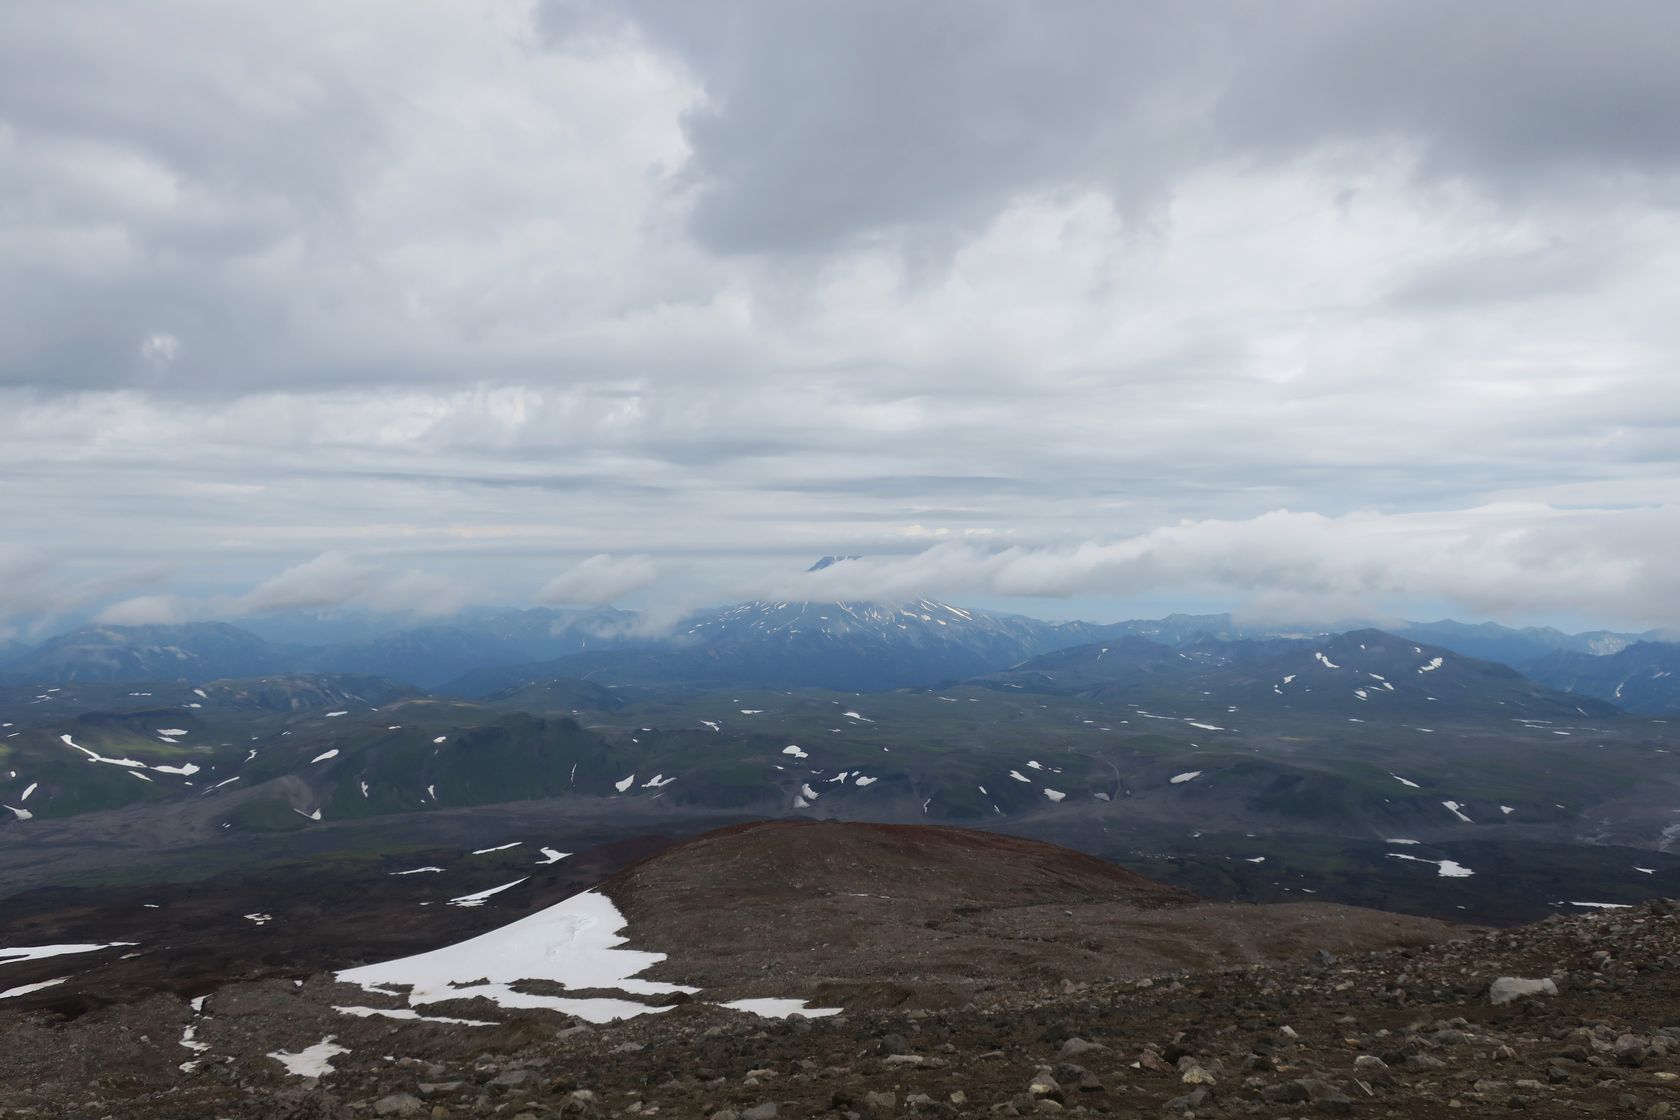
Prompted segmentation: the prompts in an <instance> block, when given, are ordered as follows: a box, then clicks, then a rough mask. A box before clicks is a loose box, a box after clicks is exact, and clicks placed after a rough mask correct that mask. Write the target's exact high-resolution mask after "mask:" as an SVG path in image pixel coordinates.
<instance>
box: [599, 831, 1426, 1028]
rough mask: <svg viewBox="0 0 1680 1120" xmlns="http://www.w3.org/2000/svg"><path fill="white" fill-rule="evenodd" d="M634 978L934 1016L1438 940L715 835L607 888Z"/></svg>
mask: <svg viewBox="0 0 1680 1120" xmlns="http://www.w3.org/2000/svg"><path fill="white" fill-rule="evenodd" d="M601 889H602V890H603V891H604V892H605V893H606V894H607V895H609V896H610V897H611V898H612V899H613V900H614V902H615V903H617V904H618V906H619V908H620V909H621V910H622V911H623V913H624V914H625V916H626V918H628V919H629V923H630V936H631V940H632V942H633V943H634V944H635V945H636V946H637V947H638V948H644V949H652V950H655V951H658V952H662V953H665V954H667V955H668V958H669V959H668V960H667V961H666V962H664V963H663V964H660V965H658V966H656V967H655V968H654V969H653V970H652V971H651V972H650V974H649V975H651V976H653V977H656V978H660V979H666V980H674V981H679V982H682V983H689V984H696V985H699V986H700V987H702V988H708V989H710V988H723V989H728V990H731V991H740V992H742V993H744V994H746V995H749V996H775V997H788V996H792V997H797V998H801V999H806V1000H810V1001H812V1002H813V1003H815V1004H819V1005H826V1006H834V1005H842V1006H848V1007H856V1006H876V1005H886V1006H891V1005H897V1004H899V1003H913V1004H917V1005H924V1006H948V1005H953V1004H961V1003H964V1002H967V1001H968V1000H970V999H971V998H973V997H974V996H975V994H976V993H978V992H984V991H994V990H998V989H1013V988H1018V987H1022V986H1033V985H1039V984H1044V983H1050V982H1053V981H1056V980H1058V979H1060V978H1061V977H1066V976H1079V975H1092V974H1094V975H1129V976H1144V975H1153V974H1156V973H1159V972H1164V971H1170V970H1172V969H1175V968H1186V967H1209V966H1224V965H1232V964H1243V963H1254V962H1260V961H1278V960H1289V959H1294V958H1297V957H1300V956H1303V955H1305V954H1306V953H1308V952H1309V951H1310V950H1311V949H1313V948H1318V947H1323V946H1328V947H1331V948H1332V949H1334V950H1335V951H1338V952H1341V951H1349V950H1355V949H1369V948H1375V947H1378V946H1388V945H1402V944H1421V943H1424V942H1428V941H1433V940H1436V939H1438V938H1440V937H1443V936H1446V935H1447V931H1448V930H1450V929H1451V928H1452V927H1450V926H1447V925H1445V924H1443V923H1441V922H1437V921H1433V920H1430V919H1424V918H1410V917H1402V916H1399V915H1393V914H1385V913H1379V912H1377V911H1371V910H1361V909H1358V908H1354V907H1344V906H1332V905H1327V904H1317V903H1299V904H1295V903H1292V904H1284V905H1273V906H1250V905H1226V904H1214V903H1202V902H1198V901H1197V900H1196V899H1195V897H1194V896H1192V895H1190V894H1188V893H1187V892H1184V891H1180V890H1177V889H1175V888H1172V887H1167V886H1164V885H1162V884H1160V883H1156V882H1154V881H1152V880H1150V879H1146V878H1144V877H1142V876H1140V875H1137V874H1134V873H1132V872H1130V871H1127V870H1125V869H1124V868H1121V867H1118V866H1116V865H1114V864H1111V863H1107V862H1105V861H1103V860H1099V859H1095V858H1093V857H1091V856H1087V855H1084V854H1082V853H1079V852H1075V851H1072V850H1070V849H1068V848H1063V847H1059V846H1056V845H1053V844H1047V843H1043V842H1040V841H1036V840H1027V839H1022V838H1019V837H1013V836H1003V835H998V834H995V833H988V832H976V831H970V830H967V829H958V828H945V827H938V826H927V825H881V824H860V823H842V822H838V821H815V822H808V821H769V822H763V823H758V824H749V825H741V826H735V827H730V828H724V829H719V830H717V831H715V832H711V833H707V834H706V835H704V836H700V837H697V838H696V839H694V840H691V841H688V842H686V843H682V844H679V845H677V846H675V847H673V848H671V849H669V850H668V851H666V852H663V853H661V854H660V855H658V856H655V857H653V858H651V859H649V860H647V861H645V862H643V863H640V864H636V865H633V866H631V867H629V868H626V869H625V870H624V871H622V872H620V873H618V874H617V875H615V876H613V877H612V878H611V879H609V880H607V881H606V882H605V883H604V884H603V885H602V888H601Z"/></svg>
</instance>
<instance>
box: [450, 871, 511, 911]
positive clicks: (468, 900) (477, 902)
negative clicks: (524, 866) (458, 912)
mask: <svg viewBox="0 0 1680 1120" xmlns="http://www.w3.org/2000/svg"><path fill="white" fill-rule="evenodd" d="M529 878H530V876H529V875H527V876H525V878H524V879H515V880H514V881H513V882H511V883H503V884H502V885H501V886H499V887H490V888H488V889H486V890H482V891H474V892H473V893H472V894H464V895H462V896H460V897H459V898H452V899H450V900H449V902H448V904H447V905H450V906H460V907H462V908H464V909H471V908H473V907H475V906H483V905H484V900H485V899H487V898H489V897H490V896H491V895H494V894H501V893H502V892H503V891H505V890H509V889H511V888H513V887H517V886H518V885H519V884H521V883H523V882H524V881H525V879H529Z"/></svg>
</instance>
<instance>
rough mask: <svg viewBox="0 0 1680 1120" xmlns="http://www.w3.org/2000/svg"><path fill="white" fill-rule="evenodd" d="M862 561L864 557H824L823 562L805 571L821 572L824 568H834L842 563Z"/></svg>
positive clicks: (820, 561) (818, 562)
mask: <svg viewBox="0 0 1680 1120" xmlns="http://www.w3.org/2000/svg"><path fill="white" fill-rule="evenodd" d="M862 559H863V557H861V556H824V557H823V558H822V559H821V560H818V561H817V562H816V563H815V564H812V565H811V566H810V567H809V568H806V569H805V570H806V571H807V572H820V571H822V570H823V569H824V568H832V567H834V565H836V564H839V563H841V562H842V561H846V560H862Z"/></svg>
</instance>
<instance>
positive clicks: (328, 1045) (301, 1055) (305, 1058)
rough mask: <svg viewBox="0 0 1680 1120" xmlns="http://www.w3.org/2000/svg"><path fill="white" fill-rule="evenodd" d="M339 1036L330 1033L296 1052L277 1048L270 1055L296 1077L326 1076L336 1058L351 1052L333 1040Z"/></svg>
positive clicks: (331, 1069)
mask: <svg viewBox="0 0 1680 1120" xmlns="http://www.w3.org/2000/svg"><path fill="white" fill-rule="evenodd" d="M337 1037H338V1036H337V1035H331V1034H329V1035H328V1036H327V1037H326V1038H323V1039H322V1040H321V1041H319V1042H317V1043H316V1044H315V1045H313V1046H306V1047H304V1048H303V1049H302V1050H299V1051H298V1052H297V1053H296V1054H293V1053H290V1052H289V1051H286V1050H275V1051H272V1052H271V1053H269V1055H268V1056H269V1057H270V1058H273V1059H274V1060H275V1061H277V1062H279V1063H280V1064H281V1065H283V1066H285V1067H286V1072H287V1073H289V1074H291V1075H292V1076H294V1077H325V1076H326V1075H327V1074H329V1073H331V1072H332V1071H333V1067H332V1060H333V1059H334V1058H336V1057H338V1055H340V1054H348V1053H350V1051H349V1049H348V1048H346V1047H343V1046H340V1045H338V1044H337V1043H335V1042H334V1041H333V1039H335V1038H337Z"/></svg>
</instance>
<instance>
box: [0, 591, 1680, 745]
mask: <svg viewBox="0 0 1680 1120" xmlns="http://www.w3.org/2000/svg"><path fill="white" fill-rule="evenodd" d="M829 559H830V558H825V560H829ZM830 562H831V563H832V562H840V561H838V560H830ZM819 563H821V562H820V561H819ZM398 621H399V620H398V619H396V618H393V617H391V616H365V617H360V618H356V619H346V618H343V617H337V616H334V617H319V618H316V619H314V620H313V621H311V619H310V618H308V617H306V616H286V617H270V618H265V619H260V620H255V621H254V622H253V624H252V625H253V627H254V628H246V627H243V626H235V625H232V624H229V623H226V622H214V621H206V622H189V623H182V624H175V625H146V626H115V625H90V626H85V627H81V628H79V629H76V630H72V631H70V632H68V633H64V634H60V635H56V636H53V637H50V638H48V639H46V640H45V641H43V642H40V643H39V644H36V645H34V646H22V645H16V644H14V645H13V646H11V647H8V649H6V650H0V682H12V683H15V684H31V685H40V686H43V687H44V686H47V685H63V684H66V683H85V682H101V681H102V682H120V681H178V680H185V681H189V682H192V683H204V682H207V681H213V680H222V679H243V678H253V677H261V676H264V675H270V674H293V675H295V674H329V675H332V674H349V675H355V676H367V677H378V678H385V679H388V680H390V681H394V682H400V683H401V684H402V685H407V686H410V687H413V688H419V689H425V690H429V691H435V692H442V693H447V694H451V695H459V696H468V697H486V696H491V695H495V694H497V693H502V692H506V691H508V690H510V689H517V688H521V687H525V686H530V685H533V684H539V683H541V682H546V681H553V680H557V679H566V680H589V681H593V682H596V683H597V684H605V685H609V686H613V687H622V688H630V689H640V690H654V691H672V690H679V691H680V690H688V691H693V690H704V689H714V688H730V687H777V688H834V689H842V690H851V691H879V690H884V689H893V688H907V687H928V686H931V685H936V684H938V683H940V682H943V681H956V680H966V679H970V678H978V677H990V678H991V679H993V680H995V681H996V682H997V683H999V684H1000V685H1001V684H1011V685H1015V686H1019V687H1029V688H1033V689H1038V690H1049V691H1055V692H1069V693H1072V692H1077V691H1079V690H1078V688H1076V687H1075V684H1076V682H1077V681H1079V680H1080V679H1082V674H1088V673H1090V674H1095V676H1094V677H1093V678H1092V680H1091V681H1090V682H1088V683H1089V686H1090V687H1091V688H1092V689H1100V688H1101V687H1103V686H1105V685H1106V686H1109V687H1110V688H1111V689H1112V688H1119V687H1125V688H1131V687H1134V686H1136V685H1138V684H1140V683H1142V682H1143V681H1145V680H1146V679H1147V678H1150V677H1158V676H1163V675H1165V676H1171V677H1173V678H1175V679H1177V678H1184V676H1185V674H1184V670H1185V668H1186V666H1185V664H1184V663H1185V662H1190V663H1193V664H1196V665H1200V666H1201V667H1202V668H1203V669H1205V670H1206V671H1209V672H1213V671H1215V670H1218V671H1220V672H1223V673H1225V674H1226V675H1227V676H1229V675H1230V673H1232V672H1234V670H1231V669H1230V668H1229V667H1228V665H1229V663H1235V662H1245V661H1251V660H1259V661H1264V660H1266V659H1268V658H1273V659H1275V658H1277V657H1280V656H1284V655H1286V654H1287V653H1288V652H1289V651H1291V650H1296V651H1298V650H1300V649H1303V648H1305V647H1306V646H1307V645H1310V644H1312V643H1313V642H1315V641H1316V642H1323V641H1324V640H1327V639H1328V638H1329V637H1330V635H1327V634H1325V633H1323V632H1320V631H1314V630H1312V629H1310V628H1302V627H1289V626H1273V627H1262V626H1253V625H1247V624H1242V623H1239V622H1238V621H1236V620H1235V619H1233V617H1232V616H1230V615H1228V614H1205V615H1194V614H1177V615H1169V616H1166V617H1164V618H1160V619H1134V620H1128V621H1123V622H1117V623H1109V624H1098V623H1090V622H1046V621H1040V620H1037V619H1032V618H1026V617H1022V616H1019V615H1008V614H998V613H992V612H987V611H980V610H972V609H967V608H963V607H958V606H953V605H951V604H948V603H942V602H937V601H933V600H928V599H919V600H915V601H912V602H908V603H902V604H892V605H888V604H880V603H853V602H833V603H813V602H777V603H771V602H760V601H754V602H748V603H740V604H736V605H733V606H727V607H721V608H716V609H712V610H706V611H701V612H697V613H695V614H693V615H690V616H689V617H688V618H686V619H684V620H683V621H682V622H681V623H680V624H678V625H677V626H676V627H674V628H672V629H671V630H669V631H666V632H663V633H657V634H654V633H649V632H647V631H646V630H645V628H644V627H643V626H642V620H641V618H640V616H638V615H637V614H635V613H633V612H629V611H619V610H612V609H605V608H601V609H594V610H589V611H577V610H559V609H554V608H547V607H539V608H532V609H526V610H491V609H483V608H479V609H473V610H469V611H463V612H460V613H458V614H457V615H455V616H452V617H450V618H448V619H445V620H441V621H438V622H435V623H432V624H428V625H423V626H412V625H411V626H400V625H395V623H397V622H398ZM381 627H384V628H383V629H382V628H381ZM1348 633H1370V634H1376V633H1386V634H1388V635H1391V636H1392V637H1393V638H1394V639H1395V640H1397V641H1400V642H1402V643H1404V642H1408V641H1409V642H1410V643H1411V644H1412V645H1415V646H1417V647H1418V648H1424V647H1436V648H1440V649H1442V650H1445V651H1450V652H1452V653H1456V654H1459V655H1461V656H1467V657H1472V658H1476V659H1478V660H1480V661H1483V662H1488V663H1495V664H1499V665H1503V666H1506V667H1508V668H1510V669H1515V670H1519V671H1521V672H1523V673H1525V674H1526V675H1527V676H1528V677H1529V678H1530V679H1532V680H1533V681H1534V682H1535V683H1536V684H1539V685H1544V686H1546V687H1548V688H1552V689H1557V690H1560V691H1566V692H1575V693H1579V694H1581V695H1583V696H1588V697H1591V698H1593V699H1595V700H1600V701H1604V702H1607V703H1610V704H1614V705H1616V706H1617V707H1619V708H1622V709H1624V710H1627V711H1632V712H1640V713H1647V714H1649V713H1664V712H1674V711H1680V676H1677V675H1676V671H1677V669H1680V644H1676V643H1672V642H1663V641H1659V640H1656V639H1655V637H1654V636H1653V635H1654V633H1655V632H1648V633H1646V634H1643V635H1641V634H1623V633H1615V632H1611V631H1592V632H1588V633H1583V634H1566V633H1564V632H1562V631H1559V630H1555V629H1549V628H1535V627H1530V628H1525V629H1521V630H1518V629H1512V628H1510V627H1505V626H1500V625H1498V624H1495V623H1482V624H1475V625H1472V624H1467V623H1460V622H1454V621H1451V620H1442V621H1437V622H1430V623H1403V624H1396V625H1394V626H1392V627H1390V628H1388V629H1386V630H1385V631H1380V632H1379V631H1375V630H1350V631H1348ZM311 637H317V638H327V637H330V638H332V639H335V640H331V641H319V642H311V641H309V640H308V639H310V638H311ZM1083 647H1092V648H1093V649H1096V648H1106V649H1107V651H1108V652H1107V653H1106V654H1091V655H1090V657H1089V662H1090V664H1089V665H1084V664H1081V659H1082V658H1084V657H1085V655H1084V654H1081V653H1071V652H1070V653H1067V654H1066V655H1065V657H1064V658H1063V660H1061V661H1054V660H1053V661H1051V662H1047V663H1040V662H1039V661H1037V660H1036V659H1041V658H1044V657H1046V656H1052V655H1056V654H1058V653H1059V652H1061V651H1076V650H1080V649H1082V648H1083ZM1338 648H1345V647H1338ZM1384 648H1386V647H1384ZM1397 648H1398V647H1397ZM1099 658H1103V659H1105V660H1104V661H1103V663H1102V664H1100V665H1099V664H1098V659H1099ZM1364 660H1371V658H1364V659H1362V661H1364ZM1279 665H1280V666H1281V665H1283V662H1279ZM1057 666H1060V668H1061V671H1062V672H1063V674H1064V675H1063V676H1061V678H1060V679H1059V680H1057V679H1056V673H1057ZM1254 671H1255V672H1256V673H1261V672H1264V673H1272V675H1273V676H1274V677H1277V678H1281V677H1282V676H1286V675H1299V674H1291V673H1289V672H1288V670H1287V669H1282V670H1281V671H1277V672H1274V671H1273V668H1272V667H1266V668H1264V669H1263V670H1262V669H1261V668H1256V669H1255V670H1254ZM1363 671H1364V672H1367V673H1369V674H1376V675H1379V676H1387V674H1386V673H1384V672H1383V668H1382V666H1381V665H1377V664H1372V665H1370V666H1368V667H1367V668H1365V669H1364V670H1363ZM1066 674H1071V676H1069V675H1066ZM1400 679H1405V680H1408V681H1409V680H1410V678H1409V677H1407V676H1405V675H1404V674H1402V676H1401V678H1398V679H1396V680H1394V681H1392V682H1391V683H1393V684H1394V685H1395V686H1396V687H1398V682H1399V680H1400ZM1223 683H1230V682H1223ZM1372 683H1374V684H1376V693H1375V694H1372V693H1371V690H1370V689H1367V690H1366V692H1367V694H1368V695H1367V696H1366V697H1364V698H1356V699H1355V700H1350V701H1347V702H1348V703H1358V704H1368V703H1370V702H1371V699H1372V696H1373V695H1382V696H1384V697H1385V698H1386V694H1388V693H1390V692H1391V691H1392V690H1391V689H1389V688H1385V687H1383V684H1382V683H1380V682H1376V681H1373V682H1372ZM1250 684H1251V685H1252V686H1253V687H1254V688H1255V689H1258V690H1259V692H1261V693H1264V692H1266V691H1267V690H1268V689H1271V688H1273V687H1279V688H1281V687H1283V686H1282V685H1280V684H1279V683H1278V681H1277V680H1271V681H1270V682H1269V683H1263V682H1262V681H1261V680H1260V678H1259V677H1256V678H1255V679H1254V680H1253V681H1251V682H1250ZM1222 687H1223V684H1222ZM1348 695H1350V696H1353V695H1354V694H1353V693H1351V692H1350V693H1349V694H1348ZM1443 699H1444V698H1442V697H1436V698H1435V700H1434V701H1432V702H1435V703H1439V702H1441V701H1442V700H1443ZM1379 702H1380V701H1379ZM1354 718H1357V716H1355V717H1354Z"/></svg>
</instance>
